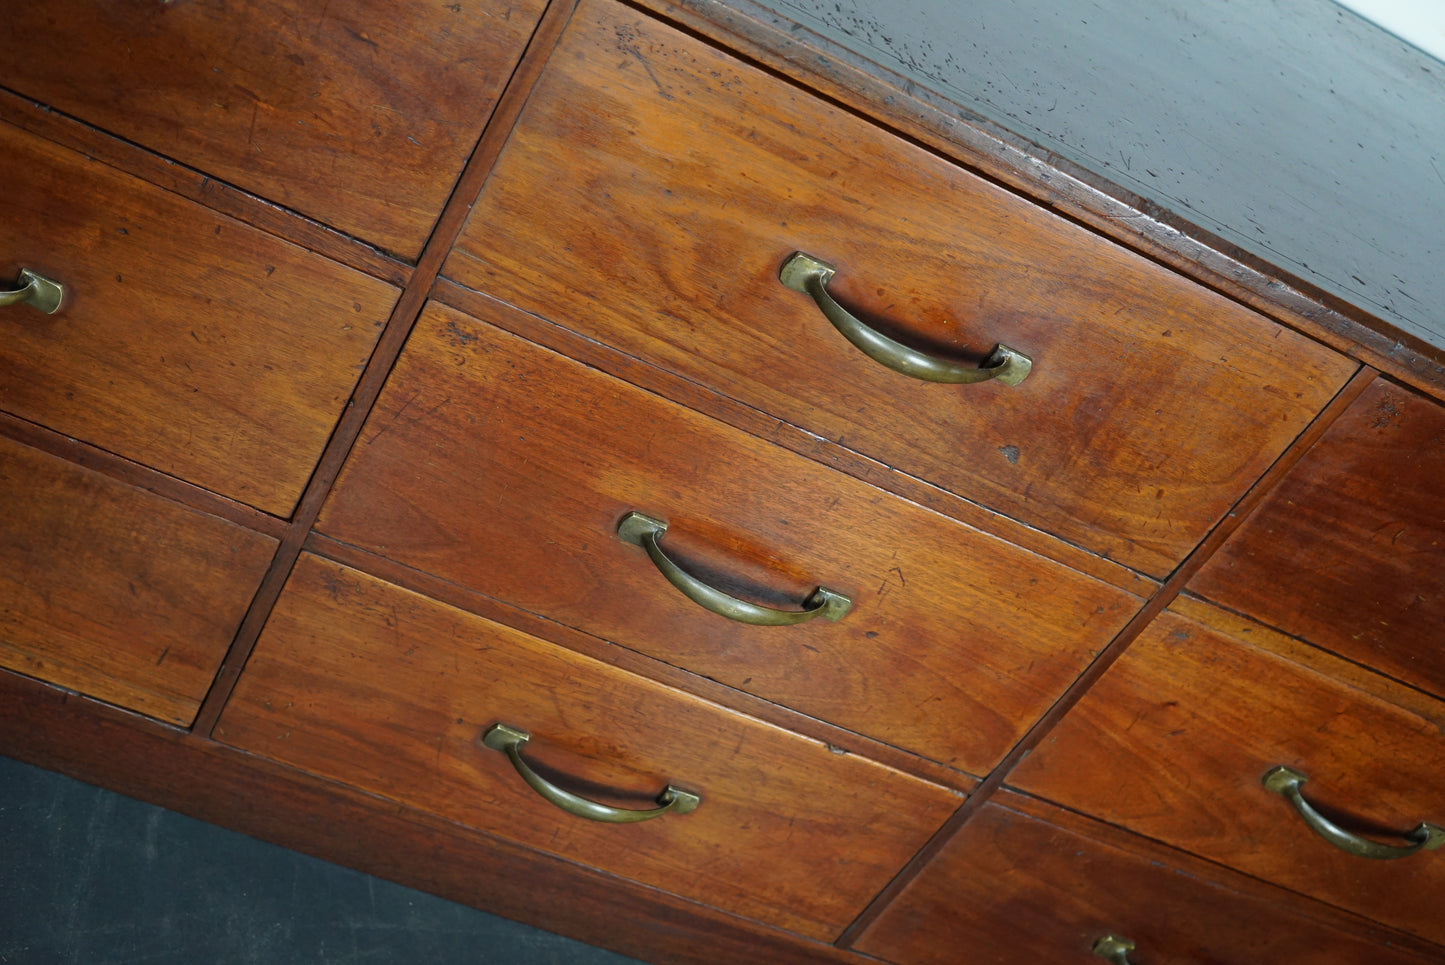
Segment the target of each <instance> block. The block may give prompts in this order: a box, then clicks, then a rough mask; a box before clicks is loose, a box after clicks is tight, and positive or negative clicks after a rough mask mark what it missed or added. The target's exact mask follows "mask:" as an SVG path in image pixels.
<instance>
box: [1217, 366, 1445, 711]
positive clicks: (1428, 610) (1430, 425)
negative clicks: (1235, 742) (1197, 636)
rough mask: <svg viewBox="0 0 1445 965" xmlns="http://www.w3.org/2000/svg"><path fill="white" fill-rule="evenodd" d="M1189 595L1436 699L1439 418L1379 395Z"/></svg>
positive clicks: (1444, 494) (1443, 657) (1441, 530)
mask: <svg viewBox="0 0 1445 965" xmlns="http://www.w3.org/2000/svg"><path fill="white" fill-rule="evenodd" d="M1189 589H1190V591H1192V592H1195V593H1198V594H1201V595H1203V596H1205V597H1207V598H1208V599H1211V600H1214V601H1216V602H1218V603H1220V604H1223V605H1224V606H1227V607H1229V608H1231V609H1233V610H1238V611H1241V612H1243V613H1246V614H1249V615H1250V616H1252V617H1254V618H1255V619H1258V620H1260V621H1262V622H1264V623H1267V624H1269V625H1271V626H1273V627H1277V628H1278V629H1281V630H1284V631H1285V632H1286V633H1290V634H1293V635H1295V636H1300V637H1304V638H1306V639H1308V640H1310V641H1311V642H1313V643H1316V644H1318V645H1319V646H1322V647H1325V648H1326V649H1328V650H1331V651H1333V652H1335V653H1338V654H1340V655H1342V656H1345V657H1348V658H1349V659H1351V660H1356V661H1359V662H1360V663H1363V664H1365V665H1367V666H1370V667H1375V668H1377V669H1379V670H1381V671H1383V672H1384V673H1387V674H1390V675H1391V676H1394V677H1396V678H1398V679H1400V680H1404V681H1406V682H1408V683H1412V684H1414V685H1416V686H1418V687H1423V688H1425V689H1426V690H1429V691H1431V692H1432V693H1434V694H1435V695H1437V696H1445V647H1442V646H1441V643H1442V640H1445V631H1442V627H1445V408H1441V407H1440V406H1439V405H1438V404H1436V403H1434V402H1432V401H1430V400H1429V399H1426V398H1424V397H1422V396H1419V395H1416V394H1414V393H1413V392H1410V391H1408V390H1406V389H1402V388H1400V387H1399V386H1396V385H1391V384H1389V383H1387V382H1383V381H1381V382H1377V383H1375V384H1374V385H1373V386H1371V388H1370V389H1369V390H1368V391H1366V393H1365V394H1364V395H1363V396H1361V397H1360V399H1359V400H1358V401H1356V403H1355V404H1354V405H1353V406H1352V407H1351V408H1350V409H1349V410H1348V411H1347V412H1346V413H1345V414H1344V415H1343V416H1342V417H1341V418H1340V420H1339V421H1338V422H1336V423H1335V424H1334V426H1332V427H1331V428H1330V430H1329V432H1328V433H1326V435H1325V436H1324V437H1323V438H1322V439H1321V440H1320V441H1319V443H1318V444H1317V445H1316V446H1315V447H1314V448H1313V449H1311V450H1310V452H1309V453H1308V454H1307V455H1306V456H1305V457H1304V459H1302V460H1301V461H1300V463H1299V465H1298V466H1296V467H1295V469H1294V470H1293V471H1292V472H1291V473H1290V474H1289V475H1288V476H1287V477H1286V478H1285V479H1284V481H1283V482H1281V483H1280V485H1279V487H1278V488H1277V489H1275V490H1274V492H1273V493H1272V494H1271V495H1270V497H1269V498H1268V500H1267V501H1266V502H1265V503H1264V504H1263V505H1261V506H1260V508H1259V509H1258V510H1257V511H1256V512H1255V513H1254V514H1253V515H1252V516H1250V518H1249V519H1247V520H1246V521H1245V522H1244V524H1243V525H1242V526H1241V527H1240V529H1239V531H1238V532H1237V533H1236V534H1235V535H1234V537H1233V538H1232V539H1230V540H1229V541H1228V542H1227V543H1225V544H1224V546H1223V547H1222V548H1221V549H1220V551H1219V553H1218V554H1216V555H1215V556H1214V557H1213V559H1211V560H1210V562H1209V564H1208V565H1206V566H1205V567H1204V569H1203V570H1201V571H1200V573H1199V575H1198V576H1197V577H1196V578H1195V579H1194V580H1193V581H1192V582H1191V583H1190V585H1189Z"/></svg>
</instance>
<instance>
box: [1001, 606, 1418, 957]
mask: <svg viewBox="0 0 1445 965" xmlns="http://www.w3.org/2000/svg"><path fill="white" fill-rule="evenodd" d="M1198 610H1199V611H1200V613H1201V615H1204V616H1206V617H1207V616H1209V614H1208V612H1207V610H1206V608H1203V607H1198ZM1221 619H1223V617H1221ZM1244 629H1246V630H1248V627H1245V628H1244ZM1238 637H1247V638H1249V639H1251V640H1252V641H1253V642H1255V643H1264V642H1268V643H1269V645H1270V647H1271V648H1272V649H1264V648H1262V647H1257V646H1251V645H1249V644H1246V643H1243V642H1241V640H1240V639H1238ZM1288 646H1289V642H1288V641H1287V640H1284V639H1283V638H1278V639H1276V638H1275V637H1274V636H1273V635H1269V634H1268V631H1266V630H1265V629H1264V628H1263V627H1258V628H1257V629H1254V630H1250V631H1249V632H1247V633H1245V632H1238V636H1236V635H1235V634H1226V633H1224V632H1222V631H1219V630H1214V629H1211V628H1210V626H1207V625H1205V624H1204V623H1200V622H1196V621H1194V620H1192V619H1186V618H1184V617H1182V616H1180V615H1177V614H1174V613H1167V614H1165V615H1164V616H1161V617H1160V618H1159V620H1158V621H1156V622H1155V624H1154V625H1153V626H1152V627H1151V628H1150V629H1148V630H1147V631H1146V632H1145V633H1144V634H1143V635H1142V636H1141V637H1140V638H1139V639H1138V640H1137V641H1136V642H1135V643H1134V644H1133V645H1132V646H1131V647H1130V649H1129V651H1128V652H1126V653H1125V654H1124V656H1123V657H1122V658H1121V659H1120V660H1119V662H1118V663H1117V664H1115V665H1114V666H1113V667H1112V668H1110V670H1109V672H1108V673H1106V674H1105V675H1104V676H1103V677H1102V678H1101V679H1100V681H1099V682H1098V683H1097V684H1096V685H1095V686H1094V687H1093V689H1091V690H1090V691H1089V693H1088V694H1087V695H1086V696H1085V697H1084V699H1083V700H1082V701H1080V703H1079V704H1078V705H1077V706H1076V707H1075V708H1074V709H1073V710H1072V711H1071V712H1070V714H1069V715H1068V716H1067V717H1066V718H1065V719H1064V720H1063V721H1062V722H1061V723H1060V724H1059V726H1058V727H1057V728H1056V729H1055V731H1054V732H1053V733H1052V734H1051V735H1050V736H1049V738H1048V739H1047V740H1045V741H1044V743H1043V744H1042V745H1041V746H1040V747H1039V748H1038V749H1037V750H1035V751H1034V753H1033V754H1031V755H1030V756H1029V757H1028V758H1027V759H1026V760H1024V761H1023V763H1022V764H1021V765H1020V766H1019V767H1018V769H1017V770H1016V771H1015V772H1014V773H1013V775H1012V776H1011V777H1010V783H1011V784H1013V785H1015V786H1017V787H1020V788H1022V789H1024V790H1027V791H1030V792H1032V793H1036V794H1039V795H1041V796H1043V797H1047V798H1049V799H1050V800H1053V801H1057V802H1059V803H1060V804H1063V805H1065V806H1067V807H1070V808H1073V809H1076V810H1080V811H1084V812H1086V813H1089V814H1093V815H1095V816H1097V817H1099V818H1101V819H1103V820H1105V821H1108V822H1111V823H1116V824H1119V825H1122V826H1124V827H1127V828H1130V829H1132V830H1134V831H1137V832H1139V833H1141V834H1144V835H1147V836H1148V837H1151V838H1155V839H1158V840H1161V841H1164V842H1166V843H1168V844H1171V845H1174V846H1176V847H1179V848H1183V849H1185V850H1187V851H1192V852H1193V853H1195V854H1198V855H1201V856H1203V857H1205V858H1208V859H1211V860H1214V861H1218V862H1221V863H1223V864H1226V865H1229V866H1232V867H1234V868H1238V869H1240V870H1242V871H1244V872H1246V873H1248V874H1252V875H1256V876H1258V877H1260V878H1264V879H1266V880H1269V881H1274V882H1277V883H1279V884H1282V885H1284V886H1286V887H1289V888H1291V889H1294V890H1296V891H1300V892H1302V893H1304V894H1308V895H1313V896H1315V897H1318V898H1320V899H1321V900H1323V901H1327V902H1330V903H1332V904H1336V905H1338V906H1340V907H1343V908H1347V909H1350V910H1352V911H1356V912H1358V913H1360V914H1363V915H1365V916H1367V917H1370V918H1372V919H1375V920H1377V921H1380V922H1384V923H1386V924H1390V925H1393V926H1395V927H1398V928H1401V929H1403V930H1406V931H1410V932H1414V933H1416V934H1419V935H1421V936H1423V937H1425V938H1427V939H1430V940H1432V941H1436V942H1442V941H1445V918H1442V917H1441V916H1440V914H1439V896H1440V894H1441V893H1442V891H1445V854H1442V853H1440V852H1423V853H1418V854H1414V855H1411V856H1409V857H1406V858H1401V859H1399V860H1393V861H1379V860H1371V859H1369V858H1365V857H1360V856H1356V855H1353V854H1347V853H1345V852H1344V851H1342V850H1339V849H1337V848H1336V847H1334V846H1332V845H1331V844H1329V843H1327V842H1326V841H1325V840H1323V839H1322V838H1320V837H1319V836H1317V835H1316V834H1315V833H1314V832H1313V831H1311V830H1310V829H1309V827H1308V826H1307V825H1306V824H1305V822H1304V821H1303V820H1302V818H1301V817H1300V816H1299V815H1298V814H1297V813H1296V812H1295V811H1294V809H1293V808H1292V806H1291V804H1290V803H1289V802H1288V801H1287V800H1286V799H1285V798H1284V797H1281V796H1276V795H1275V794H1273V793H1271V792H1270V791H1268V790H1266V789H1265V788H1264V786H1263V784H1262V778H1263V777H1264V775H1265V774H1266V773H1267V772H1269V771H1270V770H1272V769H1273V768H1274V767H1276V766H1278V765H1286V766H1288V767H1291V768H1294V769H1296V770H1298V771H1300V772H1302V773H1304V774H1305V775H1306V776H1307V777H1308V778H1309V781H1308V784H1307V785H1306V786H1305V787H1304V788H1303V792H1302V793H1303V795H1304V797H1305V799H1307V800H1308V801H1310V802H1311V803H1312V804H1313V805H1315V806H1317V807H1318V808H1319V809H1320V810H1321V811H1323V812H1324V813H1326V814H1329V815H1333V816H1334V817H1335V820H1336V821H1337V822H1339V823H1340V824H1341V825H1342V826H1344V827H1345V828H1346V829H1347V830H1352V831H1355V832H1357V833H1363V834H1372V835H1375V836H1377V837H1378V838H1379V840H1380V841H1382V842H1388V841H1391V840H1393V842H1394V843H1395V844H1397V845H1403V844H1404V843H1405V842H1404V840H1402V838H1401V835H1403V834H1404V833H1405V832H1406V831H1408V830H1410V829H1413V828H1415V827H1416V826H1417V825H1418V824H1420V823H1421V822H1422V821H1423V822H1430V823H1432V824H1435V825H1440V826H1442V827H1445V736H1442V735H1445V706H1442V705H1441V704H1439V703H1437V702H1434V701H1430V700H1428V699H1427V698H1424V697H1422V696H1420V695H1419V694H1418V692H1411V691H1408V690H1407V689H1406V688H1403V687H1400V686H1399V685H1390V684H1389V683H1388V682H1387V681H1383V680H1380V679H1379V678H1374V677H1373V675H1368V674H1365V673H1363V672H1360V671H1358V670H1353V671H1352V669H1351V668H1350V667H1349V666H1348V665H1344V664H1343V663H1342V662H1339V661H1334V662H1333V664H1331V663H1329V662H1327V658H1326V657H1325V655H1322V654H1318V652H1315V653H1313V654H1312V653H1310V652H1309V648H1303V647H1299V645H1298V644H1295V645H1294V647H1295V648H1297V649H1295V650H1294V651H1293V652H1292V653H1291V651H1290V650H1289V649H1287V648H1288ZM1285 654H1290V656H1286V655H1285ZM1301 661H1309V665H1306V663H1304V662H1301ZM1336 665H1338V671H1339V674H1340V678H1339V679H1337V677H1336V676H1334V675H1327V674H1326V673H1323V672H1321V670H1322V669H1333V668H1334V667H1335V666H1336ZM1351 673H1353V674H1355V676H1354V677H1353V678H1351V677H1350V676H1349V675H1350V674H1351ZM1346 680H1348V681H1349V682H1348V683H1347V682H1346ZM1360 688H1369V689H1368V690H1367V689H1360ZM1387 697H1388V698H1389V699H1386V698H1387ZM1391 831H1393V837H1391V836H1390V832H1391Z"/></svg>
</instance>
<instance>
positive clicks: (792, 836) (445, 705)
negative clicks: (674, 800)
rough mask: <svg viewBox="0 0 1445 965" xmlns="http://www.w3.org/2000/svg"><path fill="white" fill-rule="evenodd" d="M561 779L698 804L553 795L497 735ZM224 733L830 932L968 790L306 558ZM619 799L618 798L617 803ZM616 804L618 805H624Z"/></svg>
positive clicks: (645, 877) (608, 864)
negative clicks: (485, 741) (575, 808)
mask: <svg viewBox="0 0 1445 965" xmlns="http://www.w3.org/2000/svg"><path fill="white" fill-rule="evenodd" d="M499 722H501V723H506V724H508V725H510V726H513V727H517V728H520V729H522V730H524V731H526V732H528V733H530V734H531V735H532V740H531V741H529V742H528V745H527V747H526V750H525V755H526V759H528V760H529V762H531V763H533V764H535V765H536V766H537V768H538V769H539V770H542V769H543V768H546V770H545V771H543V773H544V774H547V775H549V776H551V778H552V779H553V780H554V781H556V782H558V783H567V784H569V785H571V788H572V789H574V790H575V789H578V788H583V789H587V790H579V791H578V793H585V794H587V795H588V796H591V797H595V798H601V797H602V796H603V795H604V793H605V791H604V789H609V790H611V791H612V792H613V793H614V794H615V795H617V796H627V797H630V798H631V801H630V803H628V804H627V805H626V806H628V807H631V808H639V807H647V806H649V805H648V799H649V798H651V797H653V796H655V795H657V794H658V793H659V791H661V790H662V788H663V787H664V786H665V785H675V786H677V787H680V788H682V789H685V790H687V791H690V792H693V793H696V794H697V795H698V796H699V797H700V798H701V803H700V804H699V805H698V807H697V809H696V810H695V811H693V812H691V813H689V814H664V815H662V816H660V817H657V818H654V819H651V820H647V821H642V822H638V823H635V824H602V823H597V822H593V821H588V820H584V819H583V818H580V817H575V816H573V815H571V814H566V813H563V812H562V811H561V810H559V809H557V808H554V807H553V806H552V805H550V804H547V803H544V802H543V801H542V800H541V799H540V798H538V797H537V796H536V795H535V794H534V793H533V792H532V790H531V789H529V788H528V787H527V786H526V785H525V784H524V783H523V781H522V779H521V778H520V777H519V775H518V774H517V773H516V772H515V771H514V770H513V767H512V765H511V763H510V762H509V760H508V758H507V757H506V756H504V755H503V754H502V753H499V752H497V751H494V750H490V749H488V748H486V747H484V746H483V745H482V744H480V743H479V738H480V737H481V735H482V734H483V733H484V732H485V731H486V730H488V729H489V728H490V727H491V726H492V725H493V724H496V723H499ZM216 733H217V736H218V737H219V738H220V739H221V740H223V741H226V742H228V743H231V744H233V745H235V746H237V747H240V748H243V749H246V750H249V751H254V752H256V753H259V754H263V755H265V756H267V757H270V758H273V759H275V760H279V761H282V762H284V763H287V764H293V765H296V766H298V767H301V768H303V769H305V770H307V771H310V772H312V773H316V774H320V775H323V776H326V777H330V778H334V779H336V780H339V781H343V782H346V783H348V784H352V785H354V786H356V787H359V788H361V789H363V790H366V791H369V792H372V793H375V794H379V795H382V796H384V797H387V798H391V799H394V800H396V801H398V802H401V803H403V804H405V805H407V806H410V807H415V808H419V809H422V810H424V811H427V812H430V813H433V814H436V815H440V816H442V817H444V818H446V819H449V820H452V821H458V822H461V823H463V824H465V825H468V826H470V827H473V828H477V829H480V830H482V831H486V832H488V833H491V834H495V835H499V836H501V837H505V838H508V839H511V840H514V841H518V842H521V843H523V844H526V845H530V846H533V847H536V848H539V849H542V850H545V851H548V852H551V853H554V854H558V855H562V856H564V857H567V858H571V859H575V860H577V861H580V862H583V863H586V864H589V865H592V866H594V867H597V868H601V869H603V870H605V871H609V872H613V873H616V874H619V875H623V876H625V877H628V878H632V879H635V880H638V881H642V882H645V883H647V884H650V885H654V886H656V887H659V888H662V889H664V890H667V891H670V892H673V893H675V894H679V895H683V896H685V897H688V898H692V899H696V900H697V901H700V902H702V903H704V904H707V905H712V906H715V907H718V908H723V909H725V910H727V911H731V912H735V913H738V914H743V915H748V916H752V917H756V918H759V919H761V920H763V921H767V922H770V923H773V924H776V925H780V926H782V927H785V928H789V929H792V930H795V931H798V932H800V933H803V934H806V935H808V936H811V937H814V938H821V939H829V938H832V937H833V936H835V935H836V934H837V933H838V932H839V931H841V929H842V928H843V927H844V926H846V925H847V924H848V922H849V921H851V920H852V918H853V917H854V916H855V915H857V913H858V912H860V911H861V910H862V908H863V906H864V905H865V904H866V903H867V902H868V900H869V899H871V898H872V897H873V895H874V894H875V893H876V892H877V891H878V890H880V889H881V888H882V887H883V886H884V885H885V884H887V882H888V880H889V879H890V878H891V877H892V875H893V874H894V873H896V872H897V870H898V869H899V868H900V867H901V866H902V865H903V863H904V862H905V861H907V860H908V858H909V857H910V856H911V855H912V854H913V852H915V851H916V850H917V849H918V848H919V847H921V846H922V845H923V843H924V842H926V841H927V840H928V838H929V836H930V835H931V834H932V832H934V831H935V830H936V829H937V828H938V827H939V825H941V824H942V822H943V820H944V819H945V818H947V817H948V815H949V814H950V813H951V812H952V811H953V810H954V808H956V807H957V805H958V803H959V798H958V797H957V795H956V794H955V793H954V792H951V791H948V790H945V789H943V788H940V787H938V786H936V785H932V784H929V783H927V782H924V781H921V780H918V779H916V778H912V777H909V776H906V775H903V774H900V773H898V772H896V771H891V770H889V769H887V768H884V767H882V766H880V765H877V764H873V763H871V762H869V761H867V760H865V759H863V758H860V757H855V756H852V755H847V754H837V753H834V752H833V751H832V750H831V749H829V748H828V747H826V746H825V745H823V744H820V743H817V742H814V741H810V740H806V739H803V738H800V737H797V736H795V735H792V734H789V733H787V732H786V731H782V730H779V729H777V728H775V727H771V726H769V725H766V724H762V723H760V722H758V721H756V720H752V719H749V718H746V717H743V716H741V715H739V714H735V713H732V712H729V711H726V710H723V709H722V708H719V707H717V706H715V705H712V704H708V703H706V702H704V701H701V700H698V699H696V698H692V697H688V696H686V695H683V694H680V693H677V692H675V691H671V690H669V689H668V688H666V687H663V686H661V685H660V684H657V683H654V682H652V681H648V680H646V679H643V678H640V677H636V676H634V675H632V674H629V673H625V672H623V671H620V670H618V669H616V668H615V667H611V666H608V665H606V664H602V663H599V662H597V661H595V660H592V659H589V658H586V657H582V656H579V655H578V654H576V653H573V652H571V651H568V650H564V649H561V648H559V647H555V646H552V645H550V644H546V643H543V642H542V641H539V640H536V639H534V638H532V637H529V636H527V635H525V634H522V633H519V632H517V631H514V630H511V629H509V628H506V627H503V626H500V625H498V624H495V623H492V622H490V621H487V620H484V619H482V618H480V617H477V616H473V615H471V614H468V613H464V612H462V611H459V610H455V609H452V608H450V607H446V606H443V605H441V604H438V603H435V602H432V601H430V600H427V599H426V598H424V597H421V596H418V595H416V594H413V593H410V592H407V591H405V590H401V589H398V588H396V587H394V586H391V585H389V584H386V583H383V582H381V581H378V580H376V579H373V578H371V577H368V576H365V575H363V574H361V573H358V572H356V571H354V570H349V569H346V568H344V567H341V566H338V565H336V564H333V563H330V562H327V561H324V560H320V559H317V558H315V557H311V556H303V557H302V559H301V561H300V563H299V564H298V566H297V567H296V570H295V571H294V573H293V575H292V578H291V582H290V583H289V584H288V587H287V589H286V591H285V593H284V594H283V596H282V598H281V600H280V602H279V603H278V605H277V608H276V610H275V612H274V613H273V614H272V616H271V619H270V620H269V621H268V623H267V625H266V629H265V631H264V632H263V634H262V637H261V640H260V642H259V643H258V644H257V648H256V650H255V652H254V654H253V655H252V657H251V660H250V661H249V663H248V664H247V666H246V671H245V673H244V674H242V677H241V681H240V684H239V686H238V687H237V689H236V691H235V694H234V696H233V698H232V700H231V702H230V703H229V705H228V706H227V708H226V711H225V713H224V715H223V716H222V718H221V722H220V726H219V728H218V730H217V732H216ZM609 803H614V802H609ZM614 806H615V803H614Z"/></svg>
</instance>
